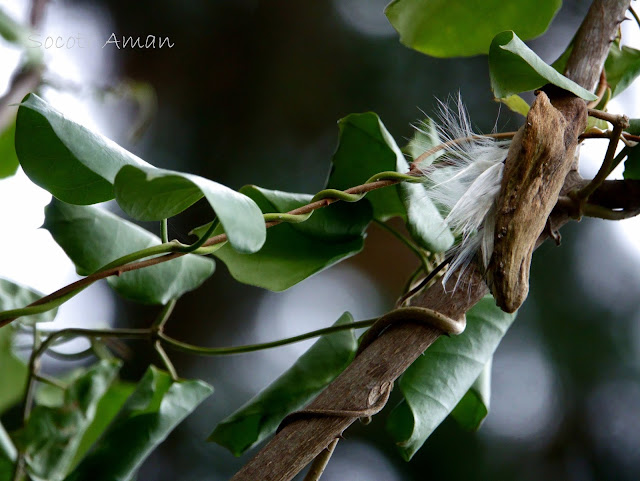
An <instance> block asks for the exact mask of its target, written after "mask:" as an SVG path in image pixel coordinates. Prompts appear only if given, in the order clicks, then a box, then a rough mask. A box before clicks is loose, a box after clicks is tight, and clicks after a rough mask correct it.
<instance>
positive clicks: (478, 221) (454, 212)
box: [416, 95, 511, 289]
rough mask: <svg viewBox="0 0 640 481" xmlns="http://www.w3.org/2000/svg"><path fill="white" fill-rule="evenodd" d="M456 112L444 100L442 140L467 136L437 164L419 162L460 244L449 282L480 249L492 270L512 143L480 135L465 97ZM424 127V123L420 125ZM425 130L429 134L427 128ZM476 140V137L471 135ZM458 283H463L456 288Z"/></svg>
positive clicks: (453, 252) (454, 249) (440, 116)
mask: <svg viewBox="0 0 640 481" xmlns="http://www.w3.org/2000/svg"><path fill="white" fill-rule="evenodd" d="M455 104H456V109H455V110H453V109H451V108H450V107H449V105H448V104H445V103H443V102H440V106H439V111H438V120H439V122H438V127H437V130H438V135H439V136H440V140H441V141H442V142H447V141H452V140H454V139H465V138H468V139H466V140H463V141H458V142H457V143H454V144H453V145H450V146H447V147H446V148H445V149H444V150H443V152H444V153H443V154H442V155H441V156H439V157H438V158H437V159H436V160H435V161H434V162H433V164H432V165H424V166H423V165H420V164H419V165H418V168H420V169H421V170H422V171H423V174H424V176H425V185H426V192H427V195H428V196H429V197H430V198H431V200H433V201H434V202H435V203H436V204H437V205H439V206H440V207H441V208H442V210H444V211H445V212H448V214H447V216H446V218H445V219H444V220H445V223H446V224H447V226H448V227H449V228H450V229H451V231H452V232H453V234H454V235H455V236H456V237H458V238H459V240H458V242H457V243H456V244H455V245H454V246H453V247H452V248H451V249H449V251H448V252H447V255H448V256H449V255H452V256H453V259H452V261H451V264H450V265H449V269H448V270H447V273H446V274H445V276H444V277H443V280H442V282H443V284H444V285H446V282H447V281H448V280H449V278H450V277H451V275H452V274H453V273H454V272H455V271H456V270H458V269H461V271H464V270H466V269H467V268H468V266H469V264H470V263H471V262H472V260H473V258H474V256H475V255H476V253H479V256H480V260H481V261H482V264H483V266H484V268H485V269H486V268H487V266H488V264H489V261H490V259H491V254H492V253H493V241H494V228H495V214H496V212H495V209H496V199H497V197H498V194H499V193H500V184H501V182H502V174H503V170H504V160H505V158H506V156H507V152H508V150H509V145H510V143H511V141H509V140H507V141H497V140H495V139H493V138H491V137H486V136H485V137H483V136H478V134H475V133H474V132H473V130H472V129H471V123H470V121H469V116H468V114H467V111H466V109H465V107H464V105H463V103H462V100H461V98H460V95H458V98H457V101H456V102H455ZM416 128H417V129H418V130H421V129H420V127H419V126H418V127H416ZM421 132H423V133H424V134H426V135H428V133H427V132H425V131H423V130H421ZM473 136H475V138H473V139H471V138H469V137H473ZM457 287H458V283H457V282H456V285H455V287H454V289H456V288H457Z"/></svg>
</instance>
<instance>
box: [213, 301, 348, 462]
mask: <svg viewBox="0 0 640 481" xmlns="http://www.w3.org/2000/svg"><path fill="white" fill-rule="evenodd" d="M352 322H353V318H352V317H351V314H349V313H348V312H345V313H344V314H343V315H342V316H341V317H340V318H339V319H338V320H337V321H336V323H335V325H338V324H350V323H352ZM357 348H358V343H357V341H356V338H355V335H354V331H353V330H352V329H351V330H348V331H340V332H335V333H333V334H328V335H326V336H323V337H321V338H320V339H319V340H318V341H316V343H315V344H314V345H313V346H311V348H310V349H309V350H308V351H307V352H305V353H304V354H303V355H302V356H300V358H299V359H298V360H297V361H296V362H295V364H294V365H293V366H291V368H289V370H287V371H286V372H285V373H284V374H282V375H281V376H280V377H279V378H278V379H276V380H275V381H274V382H273V383H271V384H270V385H269V386H268V387H267V388H265V389H263V390H262V391H261V392H260V393H258V394H257V395H256V396H255V397H254V398H253V399H251V400H250V401H249V402H247V403H246V404H245V405H244V406H242V407H241V408H240V409H238V410H237V411H236V412H235V413H233V414H231V415H230V416H229V417H227V418H225V419H224V420H222V421H221V422H220V424H218V426H216V428H215V430H214V431H213V433H212V434H211V436H209V441H214V442H216V443H218V444H220V445H222V446H224V447H225V448H227V449H229V451H231V452H232V453H233V454H234V455H236V456H240V455H241V454H242V453H244V452H245V451H246V450H248V449H250V448H252V447H253V446H255V445H256V444H258V443H260V442H261V441H262V440H264V439H265V438H266V437H267V436H269V435H271V434H273V433H274V432H275V431H276V429H277V428H278V426H279V425H280V422H281V421H282V420H283V419H284V418H285V417H286V416H287V415H288V414H290V413H292V412H294V411H297V410H299V409H301V408H303V407H304V406H305V405H306V404H308V403H309V401H311V400H312V399H313V398H314V397H316V395H317V394H318V393H319V392H320V391H322V390H323V389H324V388H325V386H327V385H328V384H329V383H330V382H331V381H333V380H334V379H335V378H336V377H337V376H338V374H340V373H341V372H342V371H343V370H344V369H345V368H346V367H347V366H348V365H349V363H350V362H351V361H352V359H353V357H354V356H355V353H356V350H357Z"/></svg>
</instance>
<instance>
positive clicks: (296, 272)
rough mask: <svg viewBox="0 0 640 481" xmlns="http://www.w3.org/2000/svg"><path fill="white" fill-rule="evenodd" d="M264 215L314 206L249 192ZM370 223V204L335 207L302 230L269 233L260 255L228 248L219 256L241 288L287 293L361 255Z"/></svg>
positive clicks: (288, 196)
mask: <svg viewBox="0 0 640 481" xmlns="http://www.w3.org/2000/svg"><path fill="white" fill-rule="evenodd" d="M240 192H242V193H243V194H245V195H247V196H249V197H250V198H252V199H253V200H254V201H255V202H256V203H257V204H258V206H259V207H260V209H261V210H262V212H264V213H275V212H287V211H289V210H292V209H295V208H297V207H300V206H302V205H305V204H308V203H309V202H310V201H311V197H312V196H311V195H308V194H293V193H289V192H280V191H277V190H268V189H262V188H260V187H256V186H245V187H243V188H242V189H240ZM370 221H371V208H370V207H369V206H368V205H367V204H366V203H365V202H362V201H360V202H357V203H353V204H347V203H342V202H341V203H336V204H332V205H330V206H328V207H324V208H322V209H318V210H317V211H315V212H314V213H313V215H312V216H311V217H310V218H309V219H308V220H307V221H306V222H302V223H300V224H287V223H282V224H280V225H277V226H275V227H271V228H270V229H269V235H267V241H266V242H265V244H264V246H263V247H262V249H261V250H260V251H258V252H256V253H255V254H250V255H246V254H239V253H237V252H236V251H234V250H233V249H231V248H230V247H229V246H227V245H225V246H224V247H222V248H221V249H219V250H217V251H216V252H214V255H215V256H216V257H218V258H219V259H220V260H222V261H223V262H224V263H225V264H226V265H227V267H228V268H229V271H230V272H231V275H232V276H233V277H234V279H236V280H237V281H239V282H243V283H245V284H251V285H254V286H258V287H264V288H265V289H270V290H272V291H283V290H285V289H288V288H289V287H291V286H293V285H295V284H297V283H298V282H300V281H302V280H304V279H306V278H307V277H309V276H311V275H313V274H315V273H316V272H319V271H321V270H323V269H326V268H327V267H330V266H332V265H333V264H335V263H337V262H339V261H341V260H343V259H346V258H347V257H350V256H352V255H354V254H357V253H358V252H360V251H361V250H362V247H363V245H364V231H365V229H366V227H367V225H368V224H369V222H370Z"/></svg>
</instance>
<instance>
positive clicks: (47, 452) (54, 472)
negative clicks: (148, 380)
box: [17, 361, 120, 481]
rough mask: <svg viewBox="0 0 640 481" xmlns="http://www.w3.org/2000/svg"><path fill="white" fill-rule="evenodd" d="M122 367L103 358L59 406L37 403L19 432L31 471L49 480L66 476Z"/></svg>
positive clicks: (77, 382) (18, 439) (70, 390)
mask: <svg viewBox="0 0 640 481" xmlns="http://www.w3.org/2000/svg"><path fill="white" fill-rule="evenodd" d="M119 369H120V362H118V361H99V362H98V363H97V364H96V365H94V366H92V367H91V368H90V369H88V370H87V371H86V373H84V374H83V375H82V376H80V377H79V378H78V379H76V380H75V381H74V382H73V383H72V384H71V385H70V386H69V387H68V388H67V389H66V390H65V393H64V402H63V404H62V405H61V406H59V407H49V406H36V407H35V408H34V409H33V411H32V412H31V414H30V416H29V419H28V421H27V424H26V426H25V428H24V430H22V431H21V432H19V433H18V435H17V442H18V443H19V444H20V445H21V448H22V450H23V452H24V453H25V455H26V461H27V466H28V471H29V472H30V474H32V475H34V476H37V477H39V478H44V479H47V480H49V481H59V480H62V479H64V477H65V476H66V474H67V473H68V471H69V469H70V468H71V463H72V461H73V459H74V456H75V453H76V450H77V449H78V447H79V446H80V442H81V440H82V437H83V436H84V434H85V431H86V430H87V429H88V428H89V426H90V425H91V423H92V422H93V420H94V417H95V415H96V407H97V405H98V402H99V401H100V399H101V398H102V396H104V394H105V393H106V391H107V389H108V388H109V385H110V384H111V383H112V382H113V380H114V379H115V377H116V376H117V374H118V370H119Z"/></svg>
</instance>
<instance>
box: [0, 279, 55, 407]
mask: <svg viewBox="0 0 640 481" xmlns="http://www.w3.org/2000/svg"><path fill="white" fill-rule="evenodd" d="M41 297H44V294H42V293H40V292H38V291H35V290H33V289H31V288H29V287H25V286H21V285H20V284H16V283H15V282H12V281H9V280H7V279H2V278H0V311H8V310H10V309H19V308H21V307H25V306H28V305H29V304H31V303H32V302H35V301H37V300H38V299H40V298H41ZM57 313H58V310H57V309H52V310H50V311H47V312H43V313H42V314H33V315H32V316H25V317H21V318H20V323H22V324H35V323H36V322H51V321H53V320H54V319H55V317H56V314H57ZM0 411H2V410H1V409H0Z"/></svg>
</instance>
